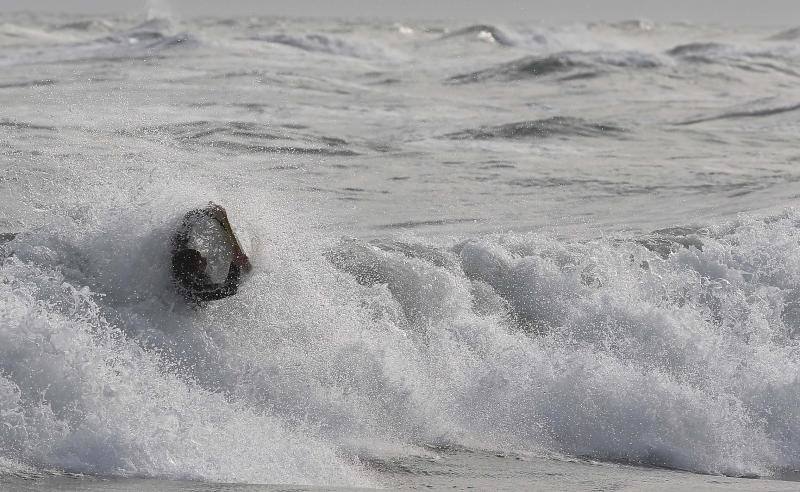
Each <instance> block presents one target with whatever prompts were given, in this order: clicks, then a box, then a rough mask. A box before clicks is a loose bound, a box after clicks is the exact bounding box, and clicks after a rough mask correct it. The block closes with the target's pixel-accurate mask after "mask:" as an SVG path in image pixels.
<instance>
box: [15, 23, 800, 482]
mask: <svg viewBox="0 0 800 492" xmlns="http://www.w3.org/2000/svg"><path fill="white" fill-rule="evenodd" d="M796 37H797V36H796V35H795V33H794V30H793V29H791V26H787V30H778V31H770V30H765V29H754V28H752V29H751V28H745V27H742V28H726V29H721V28H716V27H710V26H702V25H689V24H670V25H659V24H653V23H649V22H645V21H631V22H625V23H618V24H603V23H594V24H573V25H555V26H553V25H538V24H513V23H510V24H508V25H503V26H499V25H498V26H495V25H488V24H482V23H477V24H475V25H464V24H457V23H442V22H430V23H422V22H421V23H418V24H400V23H392V22H384V21H381V22H378V21H366V20H359V21H346V20H338V21H333V20H331V21H323V20H302V19H283V18H237V19H225V18H204V19H197V20H191V21H190V20H181V19H172V18H169V17H168V16H164V15H161V16H159V15H157V14H155V13H154V15H151V16H150V18H148V19H132V18H111V17H108V18H88V17H75V18H64V17H55V16H52V17H51V16H47V15H32V14H14V15H11V14H4V15H3V16H2V17H0V66H2V67H3V70H2V73H0V106H2V108H3V110H2V112H0V170H2V171H1V174H0V232H3V233H8V232H18V233H19V234H17V235H16V237H14V238H13V239H10V238H6V239H7V240H6V239H4V240H3V242H2V243H0V258H2V259H0V292H2V295H0V476H3V477H10V476H22V477H37V476H40V475H47V474H52V473H61V472H68V473H85V474H91V475H97V476H100V477H139V478H147V479H155V478H166V479H177V480H200V481H209V482H245V483H273V484H276V483H282V484H311V485H333V486H367V487H369V486H378V487H380V486H391V485H393V484H394V485H397V484H398V483H400V484H403V483H416V482H415V480H416V478H414V477H415V476H425V475H435V473H434V471H433V470H434V468H433V467H434V466H435V463H436V462H437V460H440V459H441V456H442V455H443V454H445V455H446V454H447V453H455V454H458V455H459V456H473V457H471V458H469V459H468V460H472V461H469V462H470V463H471V465H470V466H471V467H473V468H475V467H480V466H481V465H480V463H481V460H484V461H483V462H485V463H488V462H489V461H488V459H489V458H485V459H484V458H482V456H484V455H483V454H481V453H488V455H487V456H495V455H497V456H500V455H511V454H516V455H519V456H523V457H525V456H527V457H531V456H532V457H537V458H546V459H549V460H556V461H562V462H569V461H570V460H578V461H587V462H602V463H608V462H611V463H624V464H634V465H645V466H655V467H665V468H669V469H678V470H686V471H691V472H698V473H707V474H724V475H730V476H734V477H740V476H758V477H772V476H777V477H781V476H785V475H786V474H787V473H790V472H792V471H793V470H797V469H798V467H800V462H798V456H800V415H799V414H798V412H800V410H798V408H800V407H798V405H797V401H798V397H800V379H799V378H798V376H800V341H798V340H799V339H800V331H798V330H800V328H798V327H800V307H799V306H800V212H798V211H796V210H795V209H794V208H792V207H794V206H795V205H796V204H797V201H798V198H799V195H798V192H797V187H796V181H797V180H798V178H800V174H798V171H797V169H796V165H795V164H796V162H797V159H798V154H797V152H796V149H795V145H794V142H795V141H796V139H795V138H794V137H795V135H796V130H797V122H796V111H797V108H798V104H800V91H798V89H797V87H798V84H797V80H796V78H797V77H798V74H800V51H798V50H797V47H796ZM209 200H213V201H215V202H217V203H220V204H223V205H224V206H225V207H226V208H227V209H228V213H229V216H230V217H231V219H232V222H233V223H234V227H235V229H236V231H237V234H238V235H239V236H240V238H241V239H242V242H243V246H244V248H245V250H247V251H248V254H250V256H251V258H252V260H253V264H254V265H255V271H254V272H253V274H252V275H251V277H250V278H249V279H248V280H247V282H246V283H244V284H243V285H242V286H241V288H240V291H239V293H238V294H237V295H236V296H234V297H231V298H228V299H225V300H222V301H219V302H215V303H211V304H209V305H208V306H206V307H205V308H202V309H194V308H191V307H189V306H187V305H186V304H185V303H184V302H183V300H182V299H181V298H180V297H179V295H177V294H176V293H175V292H174V287H173V286H172V285H171V280H170V270H169V265H170V257H169V253H170V252H169V244H170V238H171V235H172V234H173V232H174V230H175V228H176V226H177V225H178V223H179V221H180V218H181V217H182V215H183V214H184V213H185V212H186V211H187V210H190V209H192V208H194V207H197V206H203V205H204V204H206V203H207V202H208V201H209ZM420 457H422V461H421V462H418V461H417V460H419V459H420ZM509 469H510V468H509ZM453 473H454V476H453V480H454V481H455V482H456V483H458V480H459V479H461V480H463V481H466V478H464V477H465V476H460V475H459V474H458V473H457V472H453ZM398 475H399V476H400V478H399V479H398V478H397V476H398ZM404 476H408V477H409V478H407V479H406V478H403V477H404Z"/></svg>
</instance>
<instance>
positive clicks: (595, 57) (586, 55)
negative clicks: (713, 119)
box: [448, 51, 662, 83]
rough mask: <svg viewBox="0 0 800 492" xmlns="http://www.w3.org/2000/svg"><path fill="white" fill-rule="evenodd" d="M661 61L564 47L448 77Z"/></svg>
mask: <svg viewBox="0 0 800 492" xmlns="http://www.w3.org/2000/svg"><path fill="white" fill-rule="evenodd" d="M661 65H662V63H661V61H660V60H659V59H658V58H656V57H653V56H651V55H647V54H645V53H641V52H637V51H620V52H604V51H596V52H583V51H564V52H561V53H556V54H553V55H548V56H545V57H540V56H526V57H523V58H519V59H517V60H513V61H511V62H508V63H503V64H500V65H496V66H494V67H490V68H487V69H484V70H478V71H476V72H471V73H466V74H461V75H456V76H453V77H451V78H450V79H448V80H449V81H451V82H455V83H470V82H483V81H487V80H521V79H527V78H532V77H543V76H546V75H551V74H556V73H563V72H570V71H575V70H589V71H590V73H591V74H592V75H597V73H598V71H600V70H603V69H604V68H608V67H624V68H655V67H659V66H661Z"/></svg>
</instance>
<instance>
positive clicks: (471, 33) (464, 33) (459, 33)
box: [439, 24, 517, 46]
mask: <svg viewBox="0 0 800 492" xmlns="http://www.w3.org/2000/svg"><path fill="white" fill-rule="evenodd" d="M458 37H476V38H478V39H483V40H485V41H490V42H494V43H497V44H499V45H502V46H516V45H517V43H516V42H515V41H514V39H512V38H511V36H509V35H508V34H507V33H506V32H505V31H503V30H502V29H500V28H498V27H495V26H492V25H490V24H474V25H471V26H467V27H464V28H461V29H457V30H455V31H453V32H450V33H447V34H445V35H444V36H442V37H440V38H439V39H440V40H444V39H452V38H458Z"/></svg>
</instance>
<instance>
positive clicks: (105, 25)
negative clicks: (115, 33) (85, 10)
mask: <svg viewBox="0 0 800 492" xmlns="http://www.w3.org/2000/svg"><path fill="white" fill-rule="evenodd" d="M113 27H114V25H113V24H112V23H111V22H109V21H107V20H105V19H85V20H79V21H73V22H66V23H64V24H59V25H58V26H56V29H59V30H71V31H98V30H103V31H110V30H111V29H112V28H113Z"/></svg>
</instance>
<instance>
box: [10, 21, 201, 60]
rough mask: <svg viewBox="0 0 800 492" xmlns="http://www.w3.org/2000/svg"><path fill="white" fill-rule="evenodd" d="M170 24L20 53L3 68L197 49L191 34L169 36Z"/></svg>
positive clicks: (148, 24) (157, 23)
mask: <svg viewBox="0 0 800 492" xmlns="http://www.w3.org/2000/svg"><path fill="white" fill-rule="evenodd" d="M171 29H172V24H171V22H169V21H168V20H165V19H151V20H149V21H147V22H144V23H142V24H139V25H137V26H136V27H133V28H131V29H128V30H124V31H117V32H113V33H110V34H108V35H106V36H103V37H101V38H98V39H95V40H92V41H88V42H81V43H68V44H59V45H55V46H49V47H47V48H46V49H36V50H20V51H18V52H15V53H13V54H12V55H9V56H7V57H5V58H2V57H0V66H2V65H21V64H32V63H54V62H61V61H79V60H94V59H100V60H115V59H125V58H139V57H152V56H156V55H157V54H158V53H159V52H160V51H162V50H165V49H170V48H175V47H179V46H197V45H199V41H198V40H197V38H195V37H194V36H193V35H192V34H190V33H187V32H181V33H177V34H169V31H170V30H171Z"/></svg>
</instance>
